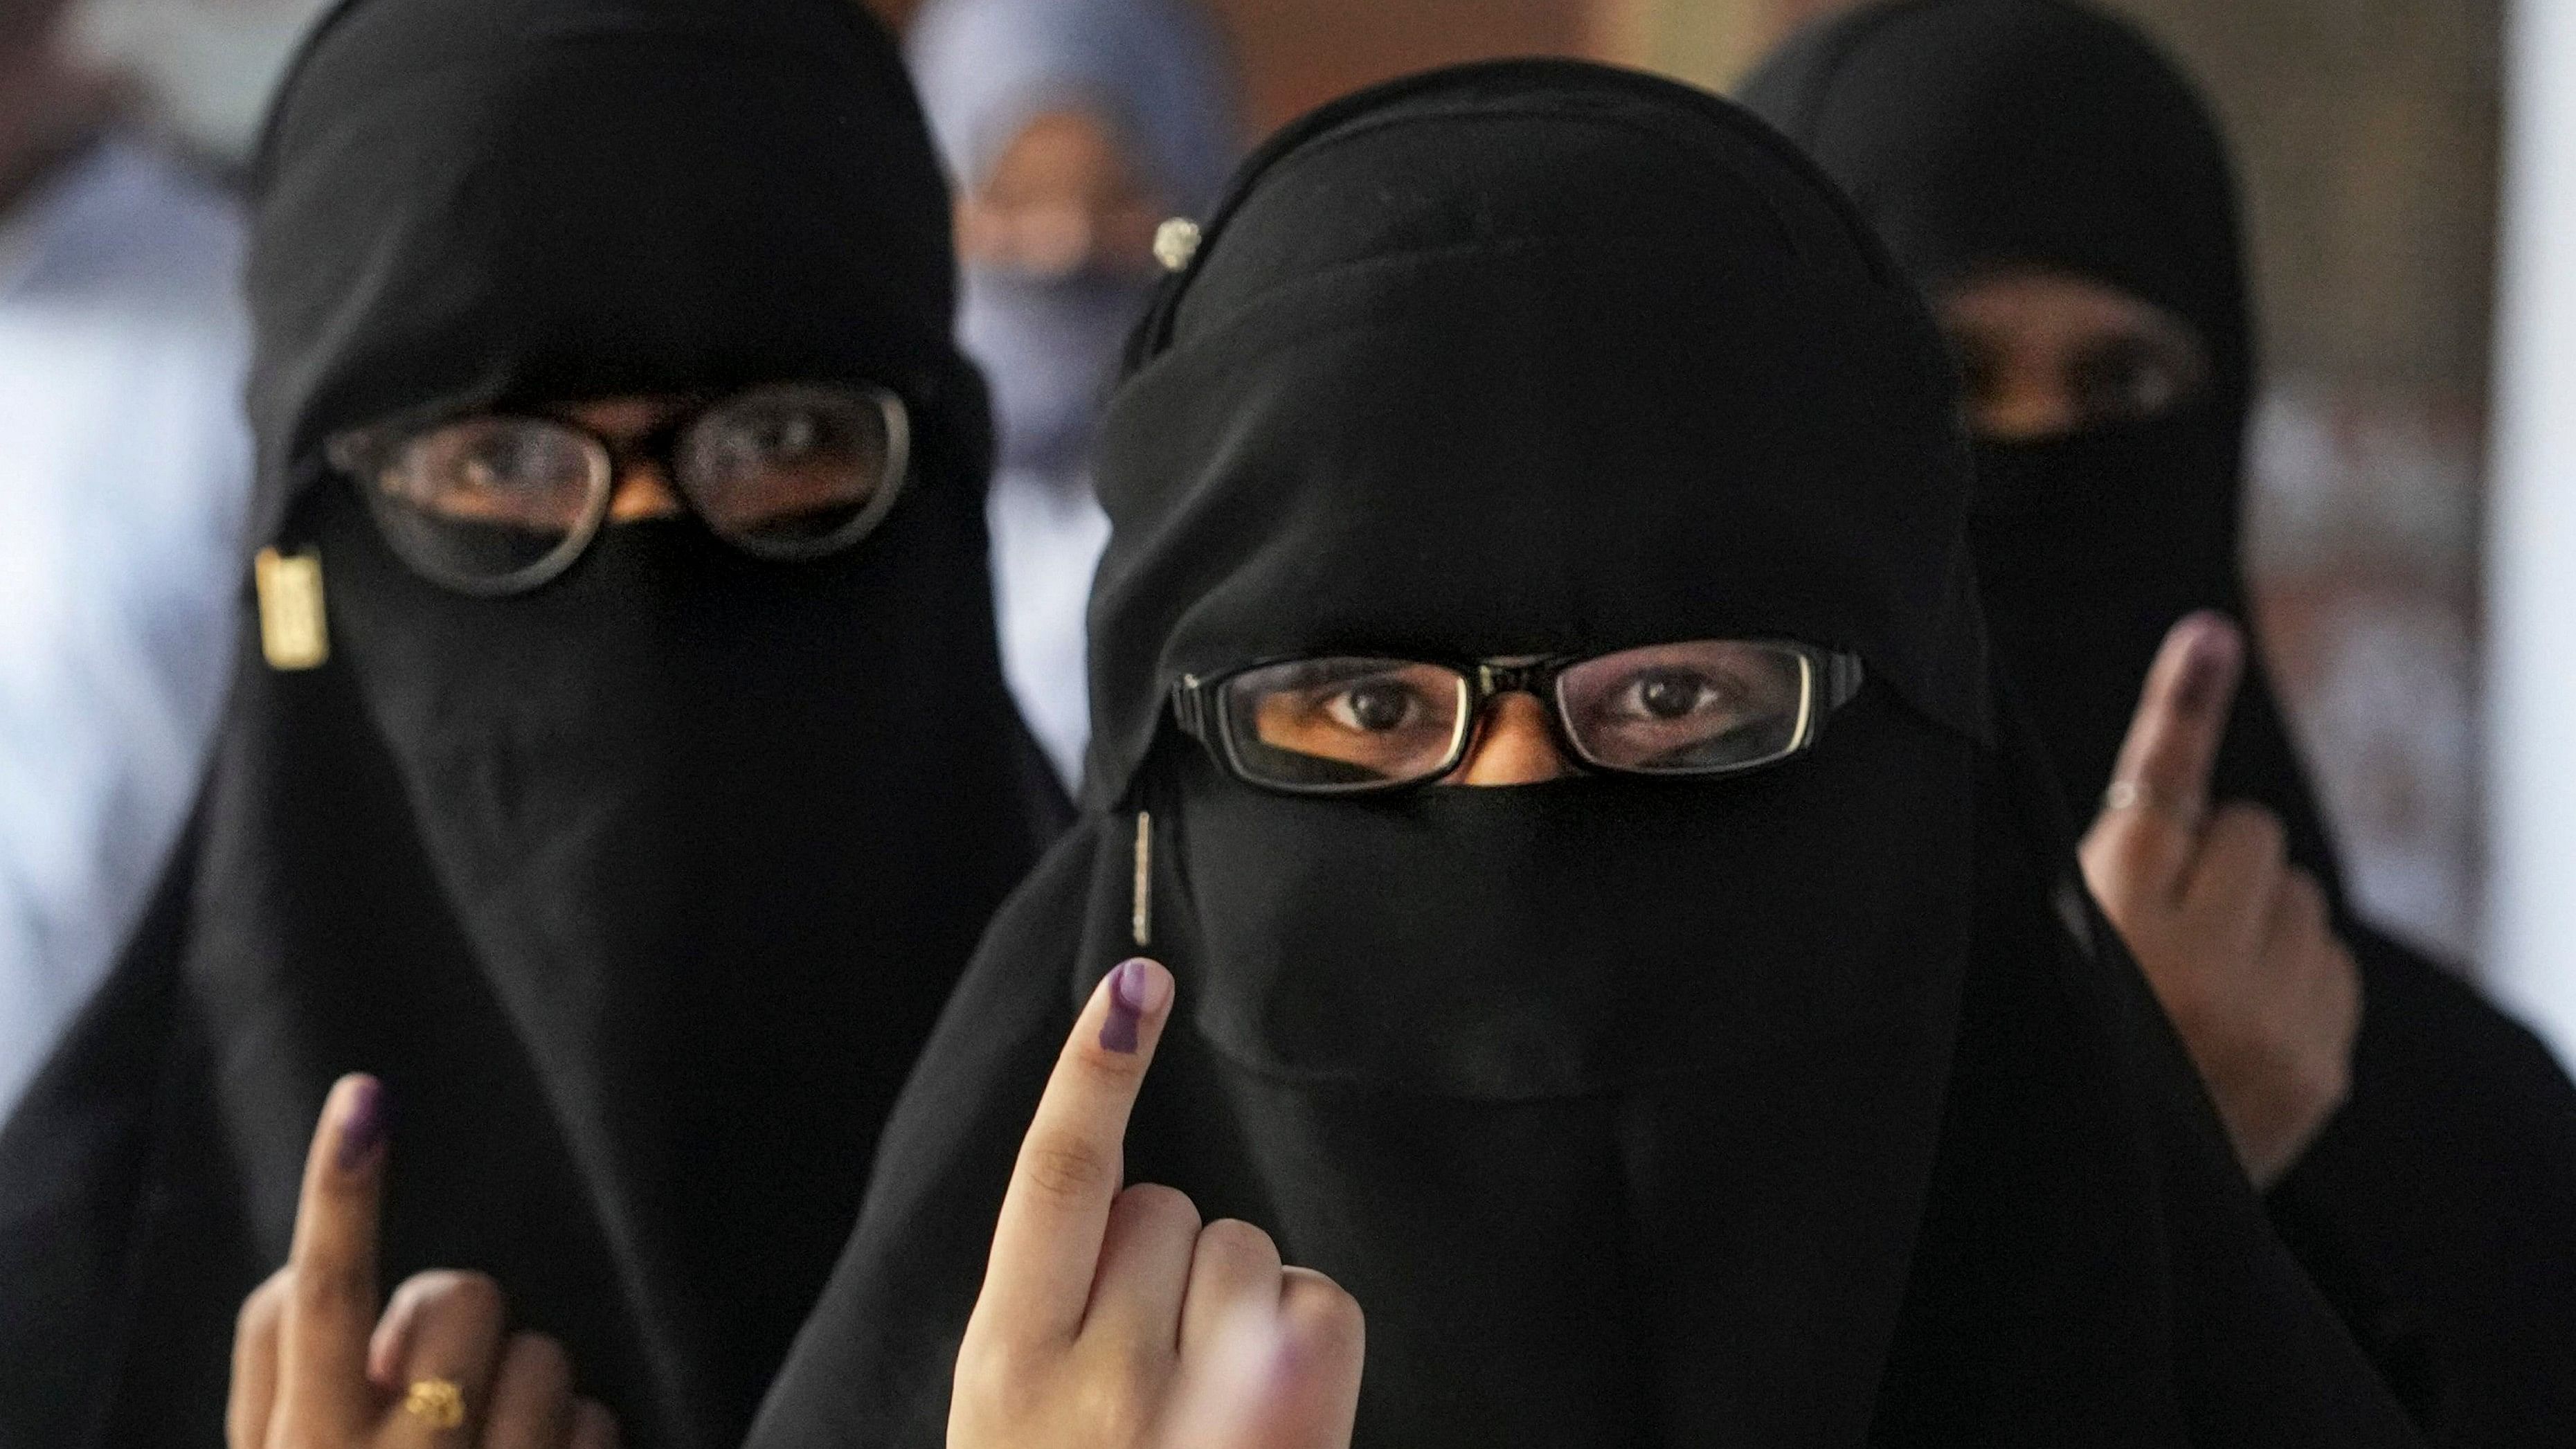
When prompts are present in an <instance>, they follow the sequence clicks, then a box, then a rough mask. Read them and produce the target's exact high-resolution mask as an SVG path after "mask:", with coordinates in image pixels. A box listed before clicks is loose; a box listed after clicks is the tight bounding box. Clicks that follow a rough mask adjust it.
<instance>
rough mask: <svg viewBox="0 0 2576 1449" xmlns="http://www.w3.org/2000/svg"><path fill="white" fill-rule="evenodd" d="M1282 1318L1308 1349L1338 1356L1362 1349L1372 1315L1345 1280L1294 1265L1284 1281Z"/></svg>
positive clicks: (1281, 1292) (1287, 1327)
mask: <svg viewBox="0 0 2576 1449" xmlns="http://www.w3.org/2000/svg"><path fill="white" fill-rule="evenodd" d="M1279 1320H1280V1323H1281V1325H1282V1327H1284V1328H1285V1329H1286V1330H1287V1332H1288V1334H1289V1335H1290V1336H1291V1338H1292V1339H1294V1340H1295V1342H1297V1343H1298V1344H1299V1345H1300V1346H1302V1347H1304V1348H1305V1349H1307V1350H1309V1351H1312V1352H1317V1353H1322V1354H1328V1355H1332V1356H1335V1357H1341V1356H1346V1355H1352V1354H1356V1353H1358V1352H1359V1350H1360V1348H1361V1345H1362V1342H1363V1340H1364V1339H1365V1337H1366V1335H1367V1332H1368V1315H1367V1314H1366V1313H1364V1312H1362V1311H1361V1309H1360V1301H1359V1300H1358V1299H1357V1298H1354V1297H1352V1296H1351V1295H1350V1292H1349V1290H1347V1289H1345V1288H1343V1287H1342V1285H1341V1284H1339V1283H1336V1282H1334V1281H1333V1280H1332V1279H1330V1278H1327V1277H1325V1276H1324V1275H1323V1274H1321V1273H1317V1272H1314V1271H1312V1270H1310V1269H1298V1268H1291V1269H1288V1270H1287V1271H1286V1276H1285V1279H1284V1281H1283V1282H1282V1283H1281V1285H1280V1294H1279Z"/></svg>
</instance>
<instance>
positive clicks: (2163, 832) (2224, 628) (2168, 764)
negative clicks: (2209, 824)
mask: <svg viewBox="0 0 2576 1449" xmlns="http://www.w3.org/2000/svg"><path fill="white" fill-rule="evenodd" d="M2244 668H2245V636H2244V635H2243V634H2242V633H2241V632H2239V631H2238V629H2237V627H2236V626H2235V625H2234V624H2233V623H2231V622H2229V621H2228V619H2227V617H2226V616H2225V615H2223V614H2217V613H2212V612H2208V611H2203V612H2200V613H2196V614H2192V615H2189V616H2188V617H2186V618H2184V619H2183V620H2182V621H2181V622H2179V623H2177V624H2175V625H2174V626H2173V628H2172V629H2171V630H2170V631H2168V632H2167V633H2166V634H2165V642H2164V646H2163V647H2162V648H2160V649H2159V650H2157V651H2156V662H2155V663H2154V665H2153V666H2151V667H2150V668H2149V669H2148V670H2147V682H2146V686H2145V688H2144V689H2142V690H2141V691H2140V692H2139V696H2138V712H2137V714H2136V715H2135V716H2133V717H2132V718H2131V719H2130V721H2129V734H2128V738H2127V739H2126V740H2124V741H2123V742H2122V743H2121V745H2120V758H2119V763H2118V764H2116V765H2114V766H2113V767H2112V770H2111V788H2110V790H2109V791H2108V792H2106V794H2105V797H2104V800H2103V805H2104V823H2105V824H2106V825H2117V826H2118V827H2120V828H2124V829H2129V830H2133V831H2136V832H2142V833H2144V834H2146V835H2148V836H2152V837H2154V839H2155V840H2156V841H2157V842H2160V843H2161V846H2162V847H2163V848H2160V849H2158V850H2157V851H2156V852H2155V853H2156V854H2157V855H2158V856H2160V857H2169V858H2168V859H2163V860H2162V861H2161V864H2163V865H2164V866H2166V867H2168V870H2167V872H2166V873H2167V874H2171V873H2174V872H2178V871H2179V870H2180V869H2181V868H2182V866H2183V864H2184V863H2185V862H2186V860H2187V858H2188V854H2189V848H2190V844H2191V842H2192V841H2193V840H2194V839H2196V838H2197V835H2198V831H2199V826H2200V822H2201V820H2202V819H2203V818H2204V817H2206V816H2207V815H2208V813H2209V775H2210V770H2211V769H2212V767H2214V766H2215V765H2216V764H2217V762H2218V745H2219V741H2220V740H2221V739H2222V738H2223V737H2224V736H2225V735H2226V733H2227V712H2228V708H2229V707H2230V706H2231V705H2232V704H2233V703H2234V702H2235V699H2236V684H2237V680H2238V679H2239V678H2240V677H2241V676H2242V674H2243V673H2244Z"/></svg>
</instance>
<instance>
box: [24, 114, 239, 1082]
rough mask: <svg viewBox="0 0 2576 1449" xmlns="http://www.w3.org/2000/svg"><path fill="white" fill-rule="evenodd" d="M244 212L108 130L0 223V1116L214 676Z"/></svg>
mask: <svg viewBox="0 0 2576 1449" xmlns="http://www.w3.org/2000/svg"><path fill="white" fill-rule="evenodd" d="M241 249H242V222H241V217H240V214H239V212H238V210H237V209H236V208H235V206H234V205H233V203H232V202H231V201H230V200H229V199H227V198H226V197H225V196H223V195H222V194H221V193H220V192H219V191H217V190H216V189H215V188H213V187H212V186H210V185H208V184H206V183H204V182H202V181H200V180H198V179H196V178H195V177H194V176H192V175H190V174H188V173H187V172H185V171H184V170H183V169H181V168H180V167H178V166H177V165H175V164H173V163H171V162H169V161H167V160H164V159H163V158H161V157H159V156H156V155H155V154H153V153H152V152H150V151H147V150H145V149H143V148H141V147H139V146H136V145H134V144H131V143H128V142H124V141H119V140H114V139H110V140H107V141H104V142H101V143H100V144H98V145H96V146H93V147H92V148H91V149H90V150H88V151H87V152H85V153H84V154H82V155H80V156H78V157H76V158H74V159H73V160H71V161H69V162H67V163H66V164H65V165H64V166H62V167H61V168H60V169H58V170H57V171H56V173H55V174H54V175H52V176H50V177H48V178H46V180H45V181H44V182H42V183H41V184H40V185H39V186H38V188H37V189H36V190H35V191H33V192H32V193H30V194H29V195H28V196H26V197H25V198H23V199H22V200H21V201H20V203H19V204H18V205H17V206H16V207H15V208H14V209H12V210H11V211H10V212H8V213H7V214H5V215H0V1112H5V1111H6V1109H7V1108H8V1107H9V1106H10V1105H11V1104H13V1103H15V1102H16V1100H17V1098H18V1096H19V1094H20V1093H21V1091H22V1090H23V1089H24V1087H25V1085H26V1082H27V1079H28V1078H29V1077H31V1076H32V1075H33V1074H34V1073H35V1071H36V1069H37V1068H38V1067H39V1066H40V1065H41V1064H42V1062H43V1059H44V1056H45V1054H46V1052H47V1051H48V1050H49V1049H50V1047H51V1046H52V1044H53V1042H54V1041H55V1039H56V1038H57V1037H58V1036H59V1035H60V1033H61V1032H62V1030H63V1028H64V1027H65V1026H66V1025H67V1024H68V1022H69V1020H70V1019H71V1017H72V1016H73V1014H74V1013H76V1012H77V1011H78V1010H79V1008H80V1006H81V1004H82V1003H83V1002H84V1001H85V1000H86V999H87V998H88V996H89V994H90V992H91V991H92V989H93V988H94V987H95V986H96V985H97V983H98V981H99V979H100V977H101V976H102V975H103V974H104V973H105V972H106V970H107V968H108V966H109V965H110V964H111V962H112V961H113V960H114V958H115V956H116V954H117V952H118V950H119V949H120V948H121V947H122V946H123V944H124V942H125V938H126V936H127V934H128V933H129V932H130V931H131V930H132V929H133V926H134V924H135V921H136V918H137V917H138V916H139V915H140V914H141V912H142V909H143V906H144V904H145V902H146V900H147V898H148V897H149V895H150V893H151V890H152V887H153V886H154V884H155V883H156V880H157V878H158V876H159V873H160V870H161V867H162V862H163V858H164V857H165V856H166V855H167V853H168V851H169V849H170V846H171V844H172V842H173V840H174V839H175V837H176V836H177V833H178V830H179V828H180V825H181V822H182V817H183V816H184V815H185V814H186V812H187V810H188V807H189V805H190V803H191V801H192V800H193V798H194V795H195V792H196V788H197V782H198V777H199V775H200V774H201V773H202V769H203V762H204V756H205V752H206V747H207V742H208V739H209V737H210V735H211V733H212V731H213V728H214V724H215V720H216V716H217V712H218V711H219V709H220V708H221V703H222V696H223V692H224V687H225V684H226V681H227V679H228V677H229V673H230V662H231V652H232V645H233V631H234V628H235V618H236V608H235V605H236V598H237V593H238V590H239V589H240V588H241V586H242V580H243V578H244V576H245V574H246V573H247V570H246V568H245V566H244V560H243V554H242V545H241V541H240V534H241V529H242V526H243V516H244V509H245V506H246V502H247V497H248V488H249V477H250V470H251V445H250V440H249V436H248V432H247V429H246V427H245V425H244V423H243V421H242V417H241V396H240V395H241V387H242V374H243V369H244V366H245V365H246V359H247V350H248V327H247V323H246V321H245V319H244V317H243V315H242V311H241V307H240V303H239V301H238V295H237V291H236V285H237V283H236V273H237V271H238V269H239V264H240V257H241Z"/></svg>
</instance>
